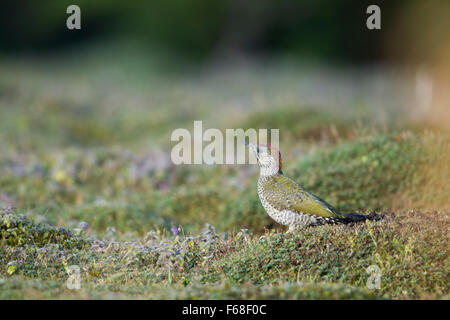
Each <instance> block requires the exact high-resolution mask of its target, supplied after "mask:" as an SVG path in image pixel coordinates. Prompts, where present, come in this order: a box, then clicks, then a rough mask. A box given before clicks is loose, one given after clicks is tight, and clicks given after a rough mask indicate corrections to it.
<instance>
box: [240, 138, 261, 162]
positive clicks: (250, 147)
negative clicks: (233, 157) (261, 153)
mask: <svg viewBox="0 0 450 320" xmlns="http://www.w3.org/2000/svg"><path fill="white" fill-rule="evenodd" d="M241 142H242V143H243V144H245V145H246V146H247V147H248V148H249V149H250V150H252V151H253V153H254V154H255V157H256V159H258V149H257V148H256V146H255V145H254V144H253V143H251V142H247V141H245V140H241Z"/></svg>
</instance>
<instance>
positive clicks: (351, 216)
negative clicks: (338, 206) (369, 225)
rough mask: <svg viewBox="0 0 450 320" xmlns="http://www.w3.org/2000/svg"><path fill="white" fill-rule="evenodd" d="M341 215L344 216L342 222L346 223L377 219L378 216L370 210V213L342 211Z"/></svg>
mask: <svg viewBox="0 0 450 320" xmlns="http://www.w3.org/2000/svg"><path fill="white" fill-rule="evenodd" d="M342 215H343V216H344V222H346V223H352V222H358V221H365V220H378V218H379V217H378V215H377V214H376V213H375V212H372V213H370V214H360V213H342Z"/></svg>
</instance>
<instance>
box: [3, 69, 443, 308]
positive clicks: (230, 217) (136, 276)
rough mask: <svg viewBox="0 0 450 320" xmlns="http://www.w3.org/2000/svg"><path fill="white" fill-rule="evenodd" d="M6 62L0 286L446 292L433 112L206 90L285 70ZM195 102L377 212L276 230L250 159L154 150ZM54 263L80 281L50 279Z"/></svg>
mask: <svg viewBox="0 0 450 320" xmlns="http://www.w3.org/2000/svg"><path fill="white" fill-rule="evenodd" d="M16 68H18V70H19V71H20V72H17V73H16V76H15V77H13V78H7V77H2V78H1V81H0V87H1V88H0V89H1V90H0V93H1V95H0V150H1V152H0V208H3V209H1V210H0V298H2V299H50V298H63V299H67V298H75V299H108V298H112V299H129V298H136V299H235V298H243V299H386V298H394V299H434V298H437V299H448V298H450V297H449V292H450V291H449V285H448V278H449V274H448V270H450V268H449V265H450V261H449V250H448V248H449V246H448V228H449V212H450V207H449V201H448V194H450V190H449V186H448V181H449V179H450V167H449V165H448V163H450V152H449V150H450V148H449V138H450V137H449V136H448V133H446V131H445V130H436V129H435V130H434V131H433V132H431V131H430V130H428V129H427V128H426V127H423V126H420V125H418V124H417V123H413V122H408V121H406V119H404V118H402V119H401V120H402V121H401V122H397V121H396V119H395V116H396V115H399V114H400V115H401V112H400V110H393V111H392V115H393V118H392V119H390V121H389V123H385V125H380V123H379V122H378V121H376V120H375V119H376V118H377V112H379V110H378V111H377V110H370V109H367V108H363V109H358V103H359V102H357V101H349V105H351V104H352V103H353V104H354V106H353V107H349V108H350V109H346V110H343V109H339V108H337V107H336V108H334V109H333V110H329V109H327V108H325V107H322V106H321V107H317V108H313V107H306V106H305V105H304V104H302V103H300V102H298V99H292V100H293V101H294V102H293V101H282V102H280V101H279V99H273V100H271V96H270V95H269V97H267V98H265V100H264V104H265V105H267V106H266V107H265V108H260V107H259V106H257V107H255V106H253V105H251V103H249V106H248V108H245V109H244V110H240V111H239V112H233V111H230V109H226V108H225V109H224V108H222V107H223V105H227V104H226V102H227V101H228V100H227V97H231V98H230V99H231V101H235V99H238V98H239V99H241V100H240V101H244V102H248V101H252V97H248V96H246V90H244V89H245V88H247V89H248V90H247V91H256V92H258V90H262V92H265V91H266V90H269V91H270V90H272V89H273V88H274V89H273V90H272V91H270V92H272V93H273V94H274V95H276V96H278V97H279V96H281V95H282V93H291V95H289V94H286V96H291V97H292V95H293V93H294V92H295V90H296V87H295V86H293V85H292V84H291V83H292V81H293V78H292V75H289V76H285V77H280V78H281V80H278V77H277V80H274V78H275V77H274V75H273V74H271V72H272V71H273V70H272V71H269V72H268V74H259V73H257V72H256V73H254V74H252V73H250V76H249V75H247V76H245V77H244V76H243V77H239V76H237V77H236V79H235V81H231V80H230V79H229V78H227V77H226V76H224V77H217V78H215V77H214V76H211V75H209V76H206V79H195V80H192V81H193V82H192V81H191V79H190V78H189V81H186V80H185V79H162V80H160V82H158V83H157V84H156V87H155V88H154V89H148V88H145V87H144V88H143V87H142V84H136V83H133V82H131V83H129V84H128V86H117V84H116V83H114V81H111V79H109V78H107V77H106V78H104V75H102V73H100V74H99V75H96V74H93V75H92V79H94V80H95V79H96V80H95V81H93V82H92V83H91V86H92V88H90V87H89V86H86V85H85V84H83V83H84V82H83V81H80V80H79V81H77V74H75V73H74V74H73V77H74V78H73V79H70V80H65V81H64V80H61V78H60V77H58V74H57V72H56V71H53V72H54V75H55V76H54V78H55V79H59V82H58V81H56V80H54V79H53V78H52V77H46V76H37V75H36V74H35V71H33V69H30V70H31V71H30V70H23V69H20V68H19V67H17V66H16ZM35 77H37V79H38V80H39V81H37V84H36V85H35V86H34V85H32V83H34V82H33V81H34V80H33V79H36V78H35ZM208 77H212V78H211V79H210V78H208ZM282 79H285V80H284V81H285V82H281V83H280V82H279V81H283V80H282ZM140 80H141V79H140ZM169 80H170V81H169ZM209 80H210V81H209ZM232 80H233V79H232ZM91 81H92V80H91ZM139 82H140V83H141V81H139ZM77 84H78V86H77ZM169 84H170V85H169ZM169 87H170V88H171V89H170V90H169V89H167V88H169ZM368 87H370V86H368ZM205 88H206V89H205ZM223 88H228V89H227V91H226V92H225V93H224V92H223ZM6 93H7V94H6ZM111 97H115V98H114V99H112V98H111ZM239 99H238V100H239ZM286 100H289V99H286ZM186 101H189V103H188V102H186ZM224 101H225V102H224ZM295 101H297V102H295ZM191 104H195V106H192V105H191ZM230 104H232V103H230ZM205 106H208V107H205ZM211 108H214V110H215V111H217V112H211V111H210V110H211ZM342 108H344V107H342ZM167 110H169V111H170V112H168V111H167ZM208 110H209V111H208ZM352 110H353V111H354V112H353V111H352ZM341 111H342V112H341ZM344 111H345V112H344ZM194 119H204V121H205V122H207V126H208V127H217V128H250V127H255V128H279V129H280V138H281V141H280V142H281V152H282V154H283V163H284V166H285V167H284V170H283V171H284V172H285V174H287V175H288V176H290V177H292V178H294V179H295V180H296V181H298V182H299V183H301V184H302V185H303V186H304V187H305V188H307V189H308V190H310V191H312V192H313V193H315V194H317V195H319V196H320V197H322V198H324V199H325V200H326V201H327V202H330V203H332V204H334V205H336V206H337V207H338V208H339V209H340V210H342V211H348V212H354V211H357V212H365V213H368V212H372V211H377V212H384V215H385V218H384V219H382V220H380V221H376V222H370V223H360V224H356V225H345V226H344V225H343V226H339V225H336V226H335V225H329V226H320V227H316V228H307V229H304V230H301V231H298V232H295V233H293V234H285V233H284V231H285V228H284V227H282V226H279V225H277V224H275V223H274V222H273V221H272V220H271V219H270V218H269V217H268V216H267V215H266V213H265V212H264V210H263V208H262V207H261V205H260V203H259V199H258V197H257V193H256V180H257V176H258V172H257V168H256V167H255V166H248V165H244V166H242V165H240V166H238V165H227V166H174V165H173V164H172V163H171V161H170V147H171V145H170V144H169V139H170V132H171V131H172V130H173V129H174V128H178V127H185V128H191V127H192V124H193V120H194ZM399 123H401V124H399ZM205 126H206V125H205ZM419 128H420V129H419ZM11 204H12V205H13V207H12V206H10V205H11ZM71 265H76V266H79V268H80V272H81V273H80V274H81V288H80V289H79V290H69V289H68V288H67V286H66V281H67V279H68V278H69V267H70V266H71ZM370 266H377V267H378V268H379V270H380V271H381V275H380V288H379V289H375V290H371V289H369V288H368V287H367V285H366V284H367V281H368V280H369V277H370V272H368V271H367V268H369V267H370Z"/></svg>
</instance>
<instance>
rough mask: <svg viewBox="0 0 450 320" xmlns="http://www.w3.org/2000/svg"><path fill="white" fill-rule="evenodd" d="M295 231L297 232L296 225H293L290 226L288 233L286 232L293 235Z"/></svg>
mask: <svg viewBox="0 0 450 320" xmlns="http://www.w3.org/2000/svg"><path fill="white" fill-rule="evenodd" d="M294 230H295V225H293V224H291V225H290V226H289V229H288V231H286V233H292V232H293V231H294Z"/></svg>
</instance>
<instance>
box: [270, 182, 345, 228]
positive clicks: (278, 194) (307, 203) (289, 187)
mask: <svg viewBox="0 0 450 320" xmlns="http://www.w3.org/2000/svg"><path fill="white" fill-rule="evenodd" d="M262 187H263V189H264V194H265V195H266V201H267V202H269V203H270V204H271V205H272V206H273V207H275V208H277V209H279V210H290V211H294V212H298V213H305V214H309V215H312V216H316V217H322V218H340V219H344V217H343V216H342V215H341V214H340V213H339V212H337V210H336V209H334V208H333V207H332V206H331V205H329V204H328V203H326V202H325V201H324V200H322V199H320V198H319V197H317V196H315V195H313V194H312V193H309V192H308V191H306V190H304V189H303V188H302V187H301V186H299V185H298V184H297V183H295V182H294V181H292V180H291V179H289V178H288V177H286V176H284V175H281V174H278V175H275V176H271V177H268V178H267V179H266V180H265V181H264V182H263V184H262Z"/></svg>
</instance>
